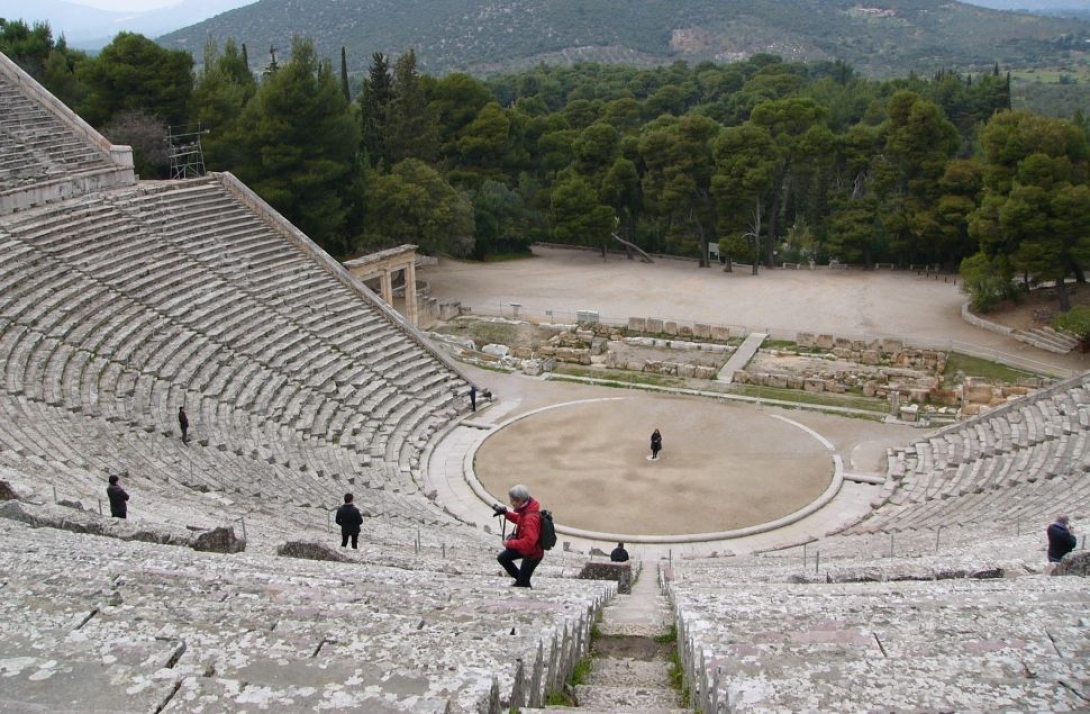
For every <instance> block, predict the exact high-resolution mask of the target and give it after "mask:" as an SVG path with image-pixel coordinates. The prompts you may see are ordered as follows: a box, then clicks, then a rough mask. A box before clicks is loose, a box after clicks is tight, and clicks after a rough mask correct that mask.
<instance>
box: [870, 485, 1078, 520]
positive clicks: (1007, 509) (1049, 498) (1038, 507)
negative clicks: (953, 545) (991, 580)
mask: <svg viewBox="0 0 1090 714" xmlns="http://www.w3.org/2000/svg"><path fill="white" fill-rule="evenodd" d="M1087 510H1090V479H1087V478H1086V477H1085V476H1084V475H1071V476H1060V477H1056V478H1053V479H1041V480H1037V481H1033V482H1020V483H1017V484H1014V485H1012V486H1008V487H1005V488H996V489H991V490H988V491H981V492H979V493H972V494H967V495H964V496H958V497H954V498H949V499H937V500H933V501H928V502H925V503H920V504H907V505H903V506H888V507H883V508H882V509H880V510H879V511H877V512H876V513H875V514H874V515H873V516H871V517H870V518H868V519H866V520H865V521H863V522H862V523H860V524H857V525H855V526H853V527H852V528H851V529H850V530H849V532H852V533H867V532H876V531H887V532H890V531H903V530H906V529H935V528H939V527H944V526H949V525H954V524H957V523H975V524H985V525H986V524H989V523H990V524H997V525H998V527H1008V528H1009V527H1010V526H1011V525H1016V524H1021V523H1027V522H1038V523H1040V522H1047V521H1049V519H1051V518H1054V517H1055V515H1056V513H1058V512H1072V513H1081V512H1085V511H1087ZM1008 524H1009V525H1008Z"/></svg>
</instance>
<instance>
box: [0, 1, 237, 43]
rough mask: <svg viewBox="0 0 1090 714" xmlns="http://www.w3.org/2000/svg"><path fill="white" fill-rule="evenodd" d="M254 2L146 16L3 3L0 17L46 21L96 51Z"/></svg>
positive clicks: (56, 4)
mask: <svg viewBox="0 0 1090 714" xmlns="http://www.w3.org/2000/svg"><path fill="white" fill-rule="evenodd" d="M253 1H254V0H182V1H181V2H179V3H178V4H177V5H171V6H170V7H164V8H159V9H156V10H148V11H146V12H110V11H108V10H98V9H96V8H92V7H87V6H86V5H77V4H76V3H71V2H64V0H34V2H28V1H27V0H0V17H2V18H4V19H7V20H23V21H25V22H26V23H27V24H28V25H33V24H34V23H35V22H42V21H46V22H48V23H49V26H50V28H51V29H52V30H53V36H54V37H60V36H61V35H64V37H65V40H66V41H67V42H68V44H69V46H71V47H75V48H78V49H83V50H97V49H101V48H102V47H103V46H105V45H106V44H108V43H109V41H110V39H112V38H113V36H114V35H116V34H117V33H118V32H121V31H123V30H124V31H128V32H138V33H140V34H142V35H146V36H147V37H158V36H159V35H162V34H163V33H166V32H171V31H173V30H177V29H178V28H181V27H187V26H189V25H193V24H194V23H197V22H200V21H202V20H205V19H207V18H210V17H213V16H215V15H218V14H219V13H221V12H226V11H227V10H233V9H235V8H237V7H241V6H243V5H246V4H247V3H252V2H253Z"/></svg>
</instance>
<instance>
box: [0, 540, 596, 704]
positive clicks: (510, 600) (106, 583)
mask: <svg viewBox="0 0 1090 714" xmlns="http://www.w3.org/2000/svg"><path fill="white" fill-rule="evenodd" d="M0 540H2V541H3V544H4V547H3V548H2V550H3V554H2V555H0V559H3V561H4V570H5V571H6V572H11V573H12V574H13V578H15V579H16V580H12V579H9V583H8V584H9V586H11V590H12V591H13V593H15V594H14V595H13V596H10V597H6V598H5V600H4V602H3V603H2V604H0V611H2V612H3V617H2V618H0V619H2V621H3V624H0V629H2V630H3V632H2V638H3V640H4V641H5V643H6V646H7V647H8V649H7V652H8V653H9V654H10V655H12V657H14V658H15V659H14V660H8V661H9V662H12V663H13V668H15V669H18V671H17V672H16V671H14V669H12V670H9V671H8V672H6V674H7V675H8V676H7V677H6V678H5V698H6V699H8V701H12V702H21V703H22V704H23V705H26V706H39V707H41V706H44V707H47V708H48V707H51V706H52V707H56V706H58V705H59V704H60V703H61V702H63V701H71V700H73V699H77V700H79V701H81V705H83V706H86V707H87V710H90V711H100V710H101V711H105V710H107V709H109V710H112V711H117V710H118V709H125V710H130V709H144V710H155V709H158V710H161V711H192V710H193V709H194V708H195V707H198V708H199V707H211V708H213V709H215V710H217V711H226V710H236V709H237V708H239V707H244V706H255V702H261V701H267V702H269V703H270V704H271V703H275V705H276V708H277V710H278V711H287V712H293V711H299V712H301V711H310V710H312V709H313V708H314V707H315V706H319V707H320V708H322V709H323V710H331V711H361V710H366V711H377V712H391V711H403V712H426V711H434V712H444V711H453V712H459V711H460V712H468V711H478V710H480V711H487V710H488V709H487V705H488V699H489V694H490V690H491V689H492V687H493V681H495V682H496V683H497V684H498V686H499V691H500V694H501V697H502V698H503V699H504V700H509V699H511V698H512V695H513V694H514V693H515V692H516V691H517V692H521V694H520V696H522V697H524V700H523V702H524V703H535V704H540V703H541V697H542V690H543V689H544V687H545V685H546V684H553V685H556V684H559V683H560V682H562V681H563V679H565V678H566V673H567V672H568V671H570V668H571V666H573V665H574V660H575V659H576V658H577V657H578V656H580V655H581V654H582V653H583V652H584V651H585V647H586V644H587V640H588V638H589V631H590V626H591V623H592V621H593V617H594V614H595V613H596V612H597V611H598V609H599V608H600V607H601V605H602V603H603V601H604V599H605V597H606V596H608V595H609V593H610V592H611V589H610V586H609V585H605V584H601V583H584V582H580V581H567V580H566V581H563V582H553V581H547V580H542V581H541V584H540V585H539V586H538V587H537V588H536V589H535V590H534V591H533V592H532V593H526V592H519V591H517V590H511V589H508V588H505V587H503V586H502V585H500V586H499V587H497V585H498V583H497V578H495V577H492V576H487V575H485V576H479V575H472V574H457V575H447V574H445V573H442V572H436V571H428V570H406V569H404V568H396V567H395V568H385V567H382V566H377V565H366V566H359V565H352V564H341V563H323V562H316V561H306V560H299V559H294V558H275V557H268V556H256V555H250V554H248V553H247V554H236V555H232V556H217V557H209V556H208V554H201V553H192V552H185V551H184V549H179V548H170V547H166V546H157V545H152V544H147V543H132V542H124V541H115V540H111V539H108V538H96V537H91V536H82V537H80V536H72V535H69V534H64V533H62V532H59V531H49V530H48V529H41V530H38V531H31V530H30V529H27V528H25V527H23V526H21V525H18V524H11V525H9V524H6V523H0ZM61 578H63V579H64V580H65V581H66V582H68V583H69V585H70V587H66V588H64V589H63V590H61V591H59V592H55V591H57V588H56V587H55V583H56V582H57V581H58V580H59V579H61ZM500 582H502V580H501V581H500ZM47 592H48V593H50V597H43V595H45V594H46V593H47ZM183 594H184V595H183ZM519 661H521V662H522V663H523V667H522V669H521V671H520V670H519V669H518V662H519ZM54 676H55V679H54ZM43 680H45V681H43ZM49 680H52V681H49ZM531 690H532V693H531ZM482 707H483V708H482Z"/></svg>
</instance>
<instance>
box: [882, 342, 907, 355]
mask: <svg viewBox="0 0 1090 714" xmlns="http://www.w3.org/2000/svg"><path fill="white" fill-rule="evenodd" d="M878 349H880V350H882V353H883V354H887V355H897V354H900V353H902V352H904V351H905V344H904V342H902V341H901V340H892V339H884V340H882V342H881V346H880V347H879V348H878Z"/></svg>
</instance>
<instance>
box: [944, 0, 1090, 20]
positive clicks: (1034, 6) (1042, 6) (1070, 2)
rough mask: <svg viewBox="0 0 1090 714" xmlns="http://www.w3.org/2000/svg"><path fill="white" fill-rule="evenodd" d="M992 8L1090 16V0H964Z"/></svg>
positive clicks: (1062, 15) (1057, 14) (1044, 13)
mask: <svg viewBox="0 0 1090 714" xmlns="http://www.w3.org/2000/svg"><path fill="white" fill-rule="evenodd" d="M965 1H966V2H968V3H970V4H972V5H979V6H980V7H987V8H991V9H993V10H1014V11H1017V12H1028V13H1033V14H1035V15H1052V16H1056V17H1082V18H1086V17H1090V0H965Z"/></svg>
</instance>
